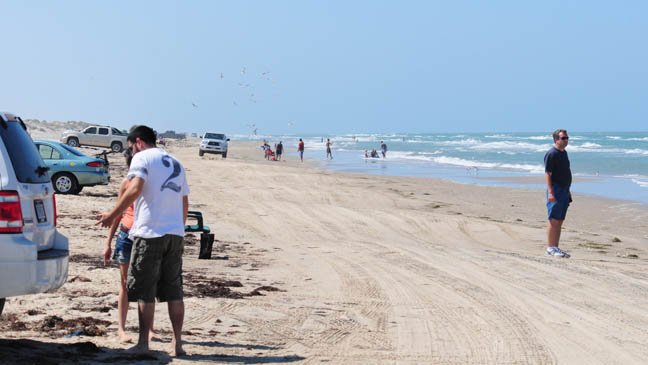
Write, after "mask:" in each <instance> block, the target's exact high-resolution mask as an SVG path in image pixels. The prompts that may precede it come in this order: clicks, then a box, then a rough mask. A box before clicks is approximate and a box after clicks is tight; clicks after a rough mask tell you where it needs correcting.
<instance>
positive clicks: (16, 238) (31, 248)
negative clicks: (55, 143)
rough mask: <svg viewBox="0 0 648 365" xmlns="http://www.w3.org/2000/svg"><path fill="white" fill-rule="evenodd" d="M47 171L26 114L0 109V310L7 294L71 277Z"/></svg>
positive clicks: (46, 288) (39, 290) (40, 289)
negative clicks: (24, 118)
mask: <svg viewBox="0 0 648 365" xmlns="http://www.w3.org/2000/svg"><path fill="white" fill-rule="evenodd" d="M47 170H48V169H47V167H45V163H44V162H43V160H42V159H41V156H40V154H39V153H38V150H37V149H36V146H35V145H34V142H33V141H32V139H31V137H30V136H29V134H28V133H27V128H26V126H25V123H24V122H23V121H22V119H20V118H19V117H16V116H15V115H12V114H9V113H4V112H0V278H2V279H1V280H0V313H2V309H3V307H4V304H5V298H6V297H12V296H17V295H25V294H35V293H43V292H47V291H50V290H54V289H57V288H59V287H60V286H62V285H63V284H64V283H65V281H66V280H67V273H68V256H69V251H68V239H67V238H66V237H65V236H63V235H62V234H60V233H59V232H57V230H56V200H55V198H54V189H53V187H52V182H51V180H50V177H49V174H48V173H47Z"/></svg>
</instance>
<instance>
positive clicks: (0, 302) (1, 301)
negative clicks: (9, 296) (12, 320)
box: [0, 298, 5, 316]
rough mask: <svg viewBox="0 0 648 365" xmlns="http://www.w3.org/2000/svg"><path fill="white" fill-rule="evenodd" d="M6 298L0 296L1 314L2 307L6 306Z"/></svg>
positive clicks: (0, 313) (0, 312)
mask: <svg viewBox="0 0 648 365" xmlns="http://www.w3.org/2000/svg"><path fill="white" fill-rule="evenodd" d="M4 304H5V298H0V316H1V315H2V309H3V308H4Z"/></svg>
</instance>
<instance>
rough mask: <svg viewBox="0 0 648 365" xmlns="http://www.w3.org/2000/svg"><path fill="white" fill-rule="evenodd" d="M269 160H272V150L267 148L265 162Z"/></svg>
mask: <svg viewBox="0 0 648 365" xmlns="http://www.w3.org/2000/svg"><path fill="white" fill-rule="evenodd" d="M270 158H272V148H270V146H268V148H266V160H268V161H270Z"/></svg>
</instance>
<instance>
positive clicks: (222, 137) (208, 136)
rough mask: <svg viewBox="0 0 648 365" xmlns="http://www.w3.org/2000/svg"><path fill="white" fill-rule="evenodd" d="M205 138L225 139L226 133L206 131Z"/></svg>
mask: <svg viewBox="0 0 648 365" xmlns="http://www.w3.org/2000/svg"><path fill="white" fill-rule="evenodd" d="M205 138H208V139H225V135H224V134H218V133H205Z"/></svg>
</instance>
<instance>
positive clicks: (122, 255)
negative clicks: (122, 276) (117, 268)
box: [112, 230, 133, 265]
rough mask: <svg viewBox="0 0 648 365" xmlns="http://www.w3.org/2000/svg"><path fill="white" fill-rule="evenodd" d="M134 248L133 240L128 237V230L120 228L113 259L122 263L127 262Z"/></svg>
mask: <svg viewBox="0 0 648 365" xmlns="http://www.w3.org/2000/svg"><path fill="white" fill-rule="evenodd" d="M132 249H133V241H131V240H130V239H128V232H124V231H122V230H120V231H119V234H118V235H117V242H115V251H114V252H113V256H112V259H113V260H115V261H117V262H118V263H119V264H120V265H122V264H127V263H129V262H130V257H131V250H132Z"/></svg>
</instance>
